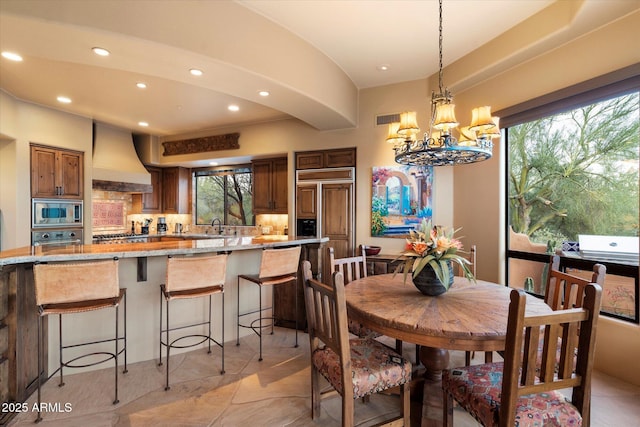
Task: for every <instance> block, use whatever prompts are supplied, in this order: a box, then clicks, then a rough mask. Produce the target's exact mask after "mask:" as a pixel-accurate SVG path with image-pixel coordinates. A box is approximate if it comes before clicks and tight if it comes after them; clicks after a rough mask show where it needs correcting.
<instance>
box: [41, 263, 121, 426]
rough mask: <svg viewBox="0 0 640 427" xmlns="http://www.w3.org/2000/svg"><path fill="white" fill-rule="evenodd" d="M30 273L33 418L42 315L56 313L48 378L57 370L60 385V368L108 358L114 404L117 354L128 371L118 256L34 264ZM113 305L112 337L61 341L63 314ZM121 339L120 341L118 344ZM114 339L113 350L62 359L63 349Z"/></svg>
mask: <svg viewBox="0 0 640 427" xmlns="http://www.w3.org/2000/svg"><path fill="white" fill-rule="evenodd" d="M33 275H34V282H35V290H36V304H37V305H38V313H39V317H38V372H39V375H38V417H37V419H36V422H40V421H41V420H42V415H41V413H40V408H41V401H42V400H41V387H42V379H41V378H42V372H43V371H44V368H43V360H42V359H43V346H42V340H43V338H44V337H43V336H42V332H43V325H42V322H43V319H44V317H45V316H49V315H51V314H57V315H58V329H59V345H58V352H59V367H58V369H56V371H55V372H53V373H52V374H51V375H50V376H49V377H48V378H47V380H48V379H49V378H51V377H52V376H53V375H55V374H56V373H57V372H58V371H59V372H60V383H59V386H63V385H64V384H65V383H64V375H63V368H64V367H68V368H84V367H89V366H94V365H98V364H101V363H104V362H107V361H109V360H111V359H113V360H114V364H115V398H114V400H113V404H114V405H115V404H117V403H118V402H119V400H118V357H119V356H120V354H123V355H124V370H123V373H127V333H126V332H127V311H126V289H120V284H119V279H118V259H117V258H115V259H113V260H107V261H95V262H83V263H56V264H35V265H34V266H33ZM120 304H122V306H123V311H124V333H123V336H120V328H119V317H120V316H119V306H120ZM106 308H115V337H114V338H107V339H103V340H97V341H89V342H80V343H75V344H72V345H64V344H63V341H62V315H65V314H72V313H83V312H88V311H95V310H102V309H106ZM120 341H123V345H122V348H120ZM107 342H114V343H115V348H114V350H113V352H109V351H105V350H103V349H101V350H99V351H94V352H91V353H87V354H83V355H79V356H76V357H73V358H72V359H69V360H66V361H65V360H64V357H63V351H64V350H66V349H70V348H77V347H83V346H96V345H98V344H102V343H107ZM97 356H101V359H100V360H98V361H92V362H87V363H83V364H82V363H77V362H78V361H80V360H82V359H84V358H88V357H93V358H94V359H95V357H97Z"/></svg>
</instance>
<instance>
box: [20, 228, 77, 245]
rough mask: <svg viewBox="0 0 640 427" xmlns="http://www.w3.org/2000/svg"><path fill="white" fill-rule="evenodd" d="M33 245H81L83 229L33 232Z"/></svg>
mask: <svg viewBox="0 0 640 427" xmlns="http://www.w3.org/2000/svg"><path fill="white" fill-rule="evenodd" d="M31 244H32V245H33V246H51V245H60V246H66V245H81V244H82V228H61V229H51V230H37V231H32V232H31Z"/></svg>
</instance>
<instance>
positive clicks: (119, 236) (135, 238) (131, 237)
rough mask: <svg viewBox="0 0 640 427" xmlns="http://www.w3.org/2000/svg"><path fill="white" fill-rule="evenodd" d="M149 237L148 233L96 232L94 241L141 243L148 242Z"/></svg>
mask: <svg viewBox="0 0 640 427" xmlns="http://www.w3.org/2000/svg"><path fill="white" fill-rule="evenodd" d="M148 237H149V235H148V234H134V233H111V234H94V235H93V243H140V242H146V241H147V240H148V239H147V238H148Z"/></svg>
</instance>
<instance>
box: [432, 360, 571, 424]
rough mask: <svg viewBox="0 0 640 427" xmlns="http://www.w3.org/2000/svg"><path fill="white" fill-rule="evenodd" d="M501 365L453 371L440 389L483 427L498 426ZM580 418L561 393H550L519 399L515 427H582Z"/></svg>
mask: <svg viewBox="0 0 640 427" xmlns="http://www.w3.org/2000/svg"><path fill="white" fill-rule="evenodd" d="M503 367H504V363H503V362H497V363H486V364H482V365H475V366H468V367H464V368H454V369H451V370H449V371H444V372H443V377H442V387H443V388H445V389H447V390H450V391H451V393H452V395H453V398H454V400H456V401H457V402H458V403H459V404H460V406H462V407H463V408H464V409H465V410H466V411H467V412H469V413H470V414H472V415H473V416H474V417H475V418H476V419H477V420H478V421H479V422H481V423H482V424H483V425H484V426H497V425H498V416H499V412H500V395H501V392H502V370H503ZM581 425H582V416H581V415H580V412H578V410H577V409H576V407H575V406H573V405H572V404H571V403H570V402H568V401H567V400H566V398H565V397H564V395H562V393H559V392H557V391H550V392H546V393H538V394H530V395H527V396H522V397H520V398H519V399H518V403H517V407H516V426H518V427H540V426H581Z"/></svg>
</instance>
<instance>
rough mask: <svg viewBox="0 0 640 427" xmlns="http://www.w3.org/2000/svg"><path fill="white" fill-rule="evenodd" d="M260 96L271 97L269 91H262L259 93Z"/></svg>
mask: <svg viewBox="0 0 640 427" xmlns="http://www.w3.org/2000/svg"><path fill="white" fill-rule="evenodd" d="M258 95H260V96H269V91H267V90H261V91H260V92H258Z"/></svg>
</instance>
